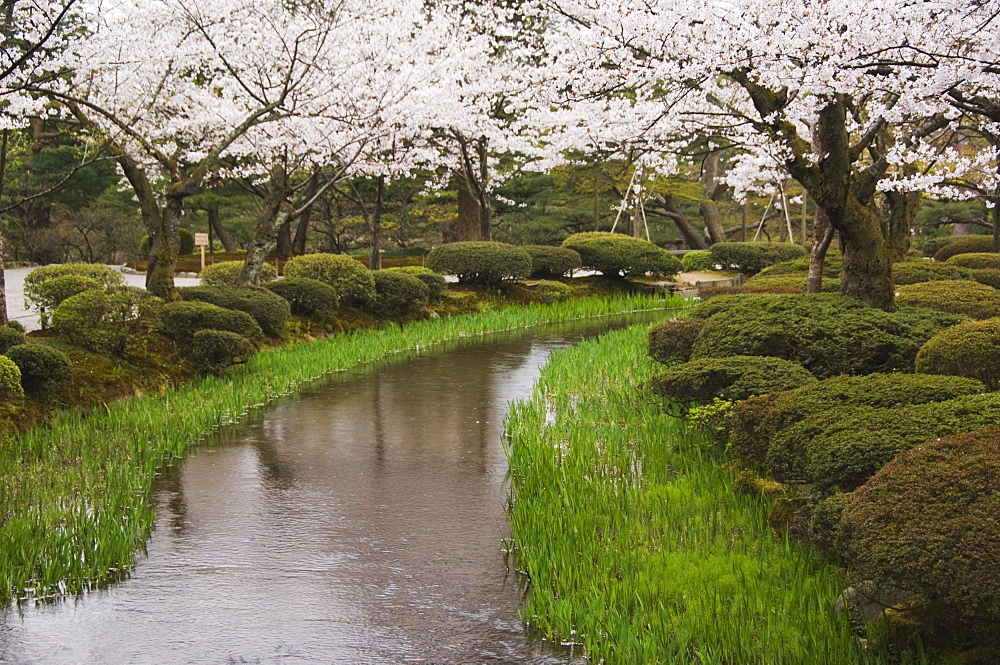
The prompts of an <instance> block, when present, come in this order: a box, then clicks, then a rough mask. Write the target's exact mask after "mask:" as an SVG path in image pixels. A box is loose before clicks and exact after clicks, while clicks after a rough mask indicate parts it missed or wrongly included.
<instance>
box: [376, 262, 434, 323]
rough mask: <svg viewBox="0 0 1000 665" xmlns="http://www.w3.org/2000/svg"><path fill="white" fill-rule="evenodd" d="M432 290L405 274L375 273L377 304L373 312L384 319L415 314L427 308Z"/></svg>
mask: <svg viewBox="0 0 1000 665" xmlns="http://www.w3.org/2000/svg"><path fill="white" fill-rule="evenodd" d="M429 301H430V289H429V288H427V285H426V284H424V283H423V282H422V281H421V280H420V279H418V278H417V277H416V276H414V275H408V274H406V273H405V272H393V271H391V270H376V271H375V303H374V306H373V307H372V311H373V312H374V313H375V314H377V315H378V316H382V317H401V316H408V315H412V314H415V313H416V312H419V311H421V310H422V309H423V308H424V307H426V306H427V303H428V302H429Z"/></svg>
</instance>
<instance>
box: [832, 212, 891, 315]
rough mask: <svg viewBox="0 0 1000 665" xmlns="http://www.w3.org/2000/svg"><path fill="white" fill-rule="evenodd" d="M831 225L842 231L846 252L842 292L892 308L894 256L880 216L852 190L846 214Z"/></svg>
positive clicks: (882, 306)
mask: <svg viewBox="0 0 1000 665" xmlns="http://www.w3.org/2000/svg"><path fill="white" fill-rule="evenodd" d="M831 225H832V226H833V227H834V228H838V230H839V231H840V237H841V251H842V252H843V255H844V269H843V272H842V273H841V276H840V292H841V293H842V294H844V295H845V296H848V297H849V298H855V299H857V300H860V301H861V302H864V303H867V304H869V305H871V306H872V307H878V308H879V309H884V310H886V311H889V310H891V309H892V301H893V297H894V289H893V286H892V260H891V258H890V252H889V243H888V242H887V241H886V237H885V234H884V231H883V229H882V224H881V223H880V221H879V218H878V216H877V215H876V214H875V213H874V212H872V211H871V210H869V209H868V208H867V207H866V206H863V205H861V203H859V202H858V200H857V199H856V198H855V197H854V195H853V194H852V195H850V196H848V199H847V207H846V209H845V210H844V215H843V217H842V218H841V219H839V220H833V219H831Z"/></svg>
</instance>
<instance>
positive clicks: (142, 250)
mask: <svg viewBox="0 0 1000 665" xmlns="http://www.w3.org/2000/svg"><path fill="white" fill-rule="evenodd" d="M177 236H178V238H179V239H180V241H181V244H180V248H179V249H178V250H177V253H178V254H191V253H192V252H194V234H193V233H191V232H190V231H188V230H187V229H185V228H179V229H177ZM139 256H141V257H143V258H147V257H149V236H143V237H142V238H141V239H140V240H139Z"/></svg>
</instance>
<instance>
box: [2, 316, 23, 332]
mask: <svg viewBox="0 0 1000 665" xmlns="http://www.w3.org/2000/svg"><path fill="white" fill-rule="evenodd" d="M4 327H5V328H11V329H13V330H16V331H17V332H19V333H26V332H28V331H27V330H25V329H24V325H22V324H21V322H20V321H15V320H14V319H11V320H10V321H8V322H7V325H6V326H4Z"/></svg>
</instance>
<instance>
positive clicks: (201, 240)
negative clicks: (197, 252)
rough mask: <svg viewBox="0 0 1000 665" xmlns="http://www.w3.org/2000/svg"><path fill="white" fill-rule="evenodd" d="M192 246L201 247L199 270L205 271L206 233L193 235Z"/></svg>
mask: <svg viewBox="0 0 1000 665" xmlns="http://www.w3.org/2000/svg"><path fill="white" fill-rule="evenodd" d="M194 246H195V247H201V269H202V270H204V269H205V248H206V247H208V234H207V233H195V234H194Z"/></svg>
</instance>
